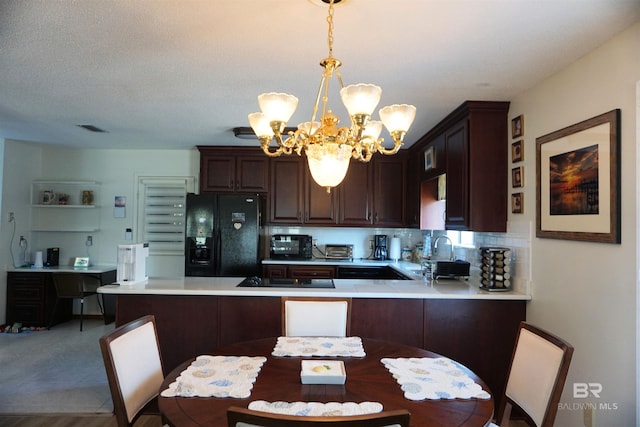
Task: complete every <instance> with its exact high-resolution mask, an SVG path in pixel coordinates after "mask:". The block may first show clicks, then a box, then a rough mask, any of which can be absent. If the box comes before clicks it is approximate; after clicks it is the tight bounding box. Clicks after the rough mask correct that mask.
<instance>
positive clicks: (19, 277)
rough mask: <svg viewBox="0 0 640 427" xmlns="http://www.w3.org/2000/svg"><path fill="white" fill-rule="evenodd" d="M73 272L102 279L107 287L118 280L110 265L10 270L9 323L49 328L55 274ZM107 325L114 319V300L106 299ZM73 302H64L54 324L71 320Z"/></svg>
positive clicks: (68, 300)
mask: <svg viewBox="0 0 640 427" xmlns="http://www.w3.org/2000/svg"><path fill="white" fill-rule="evenodd" d="M56 272H64V273H66V272H72V273H78V274H88V275H93V276H98V277H100V280H101V281H102V283H104V284H108V283H113V282H115V280H116V268H115V267H113V266H109V265H104V266H102V265H96V266H91V267H89V268H87V269H84V270H78V269H73V268H71V267H64V266H60V267H50V268H14V269H10V270H8V271H7V324H9V325H10V324H13V323H15V322H20V323H22V325H23V326H46V325H48V323H49V321H50V320H51V315H52V312H53V307H54V305H55V302H56V298H57V295H56V289H55V286H54V285H53V276H52V275H53V273H56ZM103 301H104V303H105V304H104V310H105V311H104V318H105V324H107V323H110V322H113V321H114V319H115V298H114V297H112V296H111V295H109V296H108V298H103ZM72 307H73V300H71V299H65V300H61V301H60V304H59V306H58V309H57V310H56V315H55V317H54V318H53V323H52V324H53V325H55V324H58V323H62V322H66V321H68V320H71V318H72V316H73V313H72Z"/></svg>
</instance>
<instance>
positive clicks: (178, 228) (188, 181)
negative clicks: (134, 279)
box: [138, 177, 195, 255]
mask: <svg viewBox="0 0 640 427" xmlns="http://www.w3.org/2000/svg"><path fill="white" fill-rule="evenodd" d="M194 181H195V179H194V178H192V177H185V178H182V177H177V178H149V177H147V178H140V180H139V197H138V201H139V214H138V224H139V226H138V238H139V240H140V241H141V242H145V243H148V244H149V254H150V255H183V254H184V234H185V218H186V198H187V197H186V195H187V192H192V191H193V186H194Z"/></svg>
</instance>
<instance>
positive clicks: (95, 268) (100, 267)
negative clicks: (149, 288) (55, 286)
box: [7, 264, 116, 273]
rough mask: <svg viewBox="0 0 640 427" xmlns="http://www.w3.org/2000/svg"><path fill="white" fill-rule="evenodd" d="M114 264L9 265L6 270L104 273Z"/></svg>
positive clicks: (20, 271)
mask: <svg viewBox="0 0 640 427" xmlns="http://www.w3.org/2000/svg"><path fill="white" fill-rule="evenodd" d="M115 269H116V266H115V265H111V264H96V265H90V266H89V267H86V268H79V267H74V266H72V265H59V266H57V267H40V268H35V267H11V268H8V269H7V272H11V273H105V272H107V271H111V270H115Z"/></svg>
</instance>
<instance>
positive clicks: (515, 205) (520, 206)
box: [511, 193, 524, 214]
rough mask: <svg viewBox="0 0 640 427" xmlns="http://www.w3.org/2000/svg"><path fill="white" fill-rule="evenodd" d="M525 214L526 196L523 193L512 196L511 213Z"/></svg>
mask: <svg viewBox="0 0 640 427" xmlns="http://www.w3.org/2000/svg"><path fill="white" fill-rule="evenodd" d="M523 212H524V195H523V193H512V194H511V213H514V214H521V213H523Z"/></svg>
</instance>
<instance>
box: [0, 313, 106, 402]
mask: <svg viewBox="0 0 640 427" xmlns="http://www.w3.org/2000/svg"><path fill="white" fill-rule="evenodd" d="M83 329H84V330H83V331H82V332H80V325H79V321H78V320H72V321H70V322H66V323H64V324H60V325H56V326H54V327H52V328H51V329H50V330H42V331H33V332H23V333H19V334H11V333H2V334H0V384H2V386H1V387H0V413H1V414H32V413H48V414H51V413H110V412H112V411H113V404H112V402H111V395H110V393H109V385H108V383H107V376H106V374H105V371H104V364H103V362H102V355H101V353H100V346H99V344H98V338H100V337H101V336H102V335H104V334H105V333H107V332H110V331H112V330H113V329H114V326H113V324H111V325H105V324H104V322H103V321H102V320H97V319H89V320H87V319H85V321H84V327H83Z"/></svg>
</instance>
